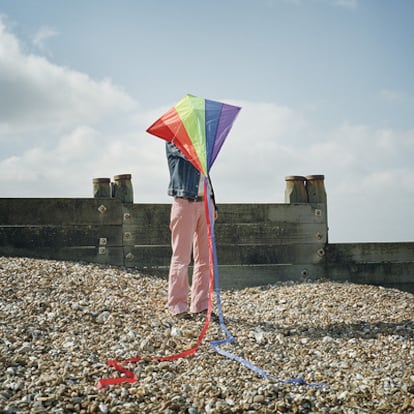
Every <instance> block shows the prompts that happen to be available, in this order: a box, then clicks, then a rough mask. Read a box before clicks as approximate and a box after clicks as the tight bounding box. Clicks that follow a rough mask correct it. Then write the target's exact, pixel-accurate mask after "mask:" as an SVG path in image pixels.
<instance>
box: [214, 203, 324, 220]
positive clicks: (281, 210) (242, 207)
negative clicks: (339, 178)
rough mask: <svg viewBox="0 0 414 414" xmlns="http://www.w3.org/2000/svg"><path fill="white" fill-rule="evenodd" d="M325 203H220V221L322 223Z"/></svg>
mask: <svg viewBox="0 0 414 414" xmlns="http://www.w3.org/2000/svg"><path fill="white" fill-rule="evenodd" d="M324 214H325V205H324V204H274V203H272V204H266V203H263V204H219V219H218V220H219V221H220V222H224V223H260V222H268V221H271V222H278V223H297V222H301V223H320V224H323V223H324V221H325V219H324Z"/></svg>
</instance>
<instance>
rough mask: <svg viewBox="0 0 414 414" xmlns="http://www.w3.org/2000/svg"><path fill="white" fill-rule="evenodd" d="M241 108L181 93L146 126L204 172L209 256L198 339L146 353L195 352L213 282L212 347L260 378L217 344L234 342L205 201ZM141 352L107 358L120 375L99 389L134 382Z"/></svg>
mask: <svg viewBox="0 0 414 414" xmlns="http://www.w3.org/2000/svg"><path fill="white" fill-rule="evenodd" d="M240 109H241V108H239V107H238V106H232V105H227V104H224V103H221V102H216V101H210V100H207V99H202V98H198V97H196V96H193V95H186V96H184V98H183V99H181V101H179V102H178V103H177V104H176V105H175V106H174V107H172V108H171V109H170V110H168V111H167V112H166V113H165V114H164V115H162V116H161V117H160V118H159V119H158V120H157V121H155V122H154V123H153V124H152V125H151V126H150V127H149V128H148V129H147V132H149V133H150V134H152V135H155V136H157V137H159V138H162V139H164V140H166V141H169V142H172V143H173V144H175V146H176V147H177V148H178V149H179V150H180V151H181V152H182V153H183V154H184V156H185V157H186V158H187V160H188V161H190V162H191V163H192V164H193V165H194V167H195V168H196V169H197V170H199V171H200V173H201V174H203V175H204V177H205V179H204V194H206V195H207V196H206V197H204V207H205V212H206V219H207V224H208V238H209V256H210V257H209V259H210V289H209V303H208V310H207V315H206V320H205V322H204V326H203V328H202V330H201V332H200V334H199V336H198V338H197V343H196V344H195V345H193V346H192V347H191V348H189V349H186V350H184V351H182V352H180V353H178V354H174V355H165V356H149V357H148V356H147V358H149V359H151V360H154V361H172V360H174V359H178V358H185V357H188V356H191V355H194V354H195V353H196V351H197V349H198V347H199V345H200V344H201V342H202V340H203V338H204V336H205V334H206V331H207V328H208V326H209V323H210V319H211V312H212V292H213V286H214V288H215V291H216V299H217V301H216V302H217V310H218V316H219V321H220V327H221V329H222V331H223V333H224V334H225V336H226V338H225V339H222V340H217V341H211V342H210V345H211V347H212V348H213V349H214V350H215V351H216V352H218V353H219V354H221V355H223V356H226V357H227V358H230V359H233V360H235V361H238V362H240V363H242V364H243V365H245V366H246V367H247V368H249V369H250V370H252V371H254V372H256V373H257V374H258V375H260V376H262V377H263V378H271V377H270V376H269V375H268V374H267V373H266V372H265V371H263V370H262V369H261V368H259V367H257V366H256V365H254V364H252V363H251V362H250V361H248V360H246V359H244V358H241V357H239V356H237V355H235V354H233V353H232V352H228V351H226V350H224V349H221V348H220V345H223V344H226V343H232V342H234V338H233V336H232V335H231V334H230V332H229V331H228V329H227V327H226V325H225V324H224V319H223V312H222V309H221V299H220V287H219V278H218V263H217V252H216V241H215V235H214V218H213V214H212V210H211V203H209V202H208V200H209V199H210V197H209V191H210V190H209V186H208V178H207V177H208V173H209V171H210V168H211V166H212V165H213V163H214V161H215V159H216V157H217V154H218V153H219V151H220V149H221V147H222V145H223V143H224V140H225V139H226V137H227V135H228V133H229V132H230V129H231V127H232V125H233V122H234V120H235V118H236V116H237V114H238V113H239V111H240ZM142 358H143V357H142V356H137V357H135V358H130V359H127V360H124V361H118V360H109V361H108V362H107V364H108V365H109V366H111V367H113V368H115V369H116V370H117V371H118V372H120V373H121V374H122V376H120V377H117V378H103V379H100V380H99V381H98V383H97V386H98V388H99V389H102V388H105V387H106V386H108V385H115V384H122V383H125V382H128V383H134V382H136V381H138V378H137V377H136V375H135V374H134V372H133V371H131V370H130V369H129V368H127V367H126V365H127V364H131V363H136V362H139V361H141V360H142ZM279 381H280V382H283V383H287V384H288V383H296V384H306V383H305V382H304V380H303V379H302V378H292V379H289V380H281V379H279ZM307 385H324V384H307Z"/></svg>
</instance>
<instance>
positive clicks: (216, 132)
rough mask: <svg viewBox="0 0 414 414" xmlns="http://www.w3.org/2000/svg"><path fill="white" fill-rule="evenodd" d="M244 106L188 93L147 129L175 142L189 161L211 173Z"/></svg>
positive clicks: (201, 169)
mask: <svg viewBox="0 0 414 414" xmlns="http://www.w3.org/2000/svg"><path fill="white" fill-rule="evenodd" d="M240 109H241V108H240V107H238V106H233V105H228V104H225V103H222V102H216V101H211V100H208V99H203V98H199V97H197V96H193V95H185V96H184V98H183V99H181V101H179V102H178V103H177V104H176V105H174V106H173V107H172V108H171V109H169V110H168V111H167V112H166V113H165V114H164V115H162V116H161V117H160V118H159V119H158V120H157V121H155V122H154V123H153V124H152V125H151V126H150V127H149V128H148V129H147V132H149V133H150V134H152V135H155V136H157V137H159V138H162V139H164V140H166V141H170V142H172V143H173V144H175V146H176V147H177V148H178V149H179V150H180V151H181V152H182V153H183V154H184V156H185V157H186V158H187V160H188V161H190V162H191V164H193V165H194V167H195V168H197V170H198V171H200V173H201V174H203V175H204V176H207V175H208V172H209V171H210V168H211V166H212V165H213V163H214V161H215V159H216V157H217V154H218V153H219V151H220V149H221V147H222V145H223V143H224V140H225V139H226V137H227V135H228V133H229V132H230V129H231V127H232V125H233V122H234V120H235V119H236V116H237V114H238V113H239V111H240Z"/></svg>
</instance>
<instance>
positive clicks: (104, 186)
mask: <svg viewBox="0 0 414 414" xmlns="http://www.w3.org/2000/svg"><path fill="white" fill-rule="evenodd" d="M92 182H93V197H94V198H111V179H110V178H94V179H93V180H92Z"/></svg>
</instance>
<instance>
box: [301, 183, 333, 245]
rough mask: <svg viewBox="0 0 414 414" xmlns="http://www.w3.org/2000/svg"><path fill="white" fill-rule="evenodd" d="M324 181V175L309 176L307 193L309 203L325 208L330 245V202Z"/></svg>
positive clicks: (324, 217) (324, 215)
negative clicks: (321, 205)
mask: <svg viewBox="0 0 414 414" xmlns="http://www.w3.org/2000/svg"><path fill="white" fill-rule="evenodd" d="M324 180H325V176H324V175H307V176H306V192H307V193H308V200H309V203H319V204H323V206H324V212H323V219H324V223H325V227H326V242H327V243H328V230H329V227H328V202H327V197H326V190H325V184H324Z"/></svg>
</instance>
